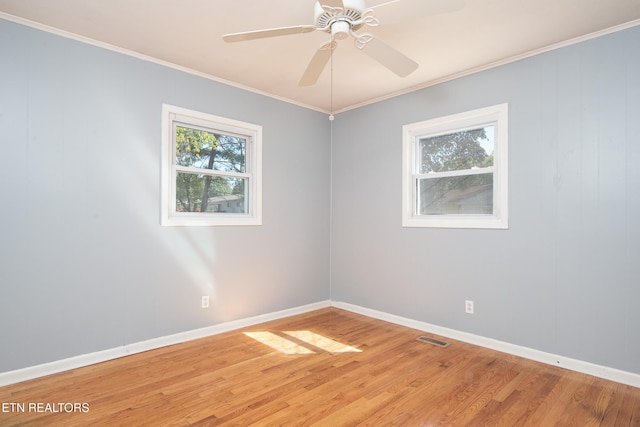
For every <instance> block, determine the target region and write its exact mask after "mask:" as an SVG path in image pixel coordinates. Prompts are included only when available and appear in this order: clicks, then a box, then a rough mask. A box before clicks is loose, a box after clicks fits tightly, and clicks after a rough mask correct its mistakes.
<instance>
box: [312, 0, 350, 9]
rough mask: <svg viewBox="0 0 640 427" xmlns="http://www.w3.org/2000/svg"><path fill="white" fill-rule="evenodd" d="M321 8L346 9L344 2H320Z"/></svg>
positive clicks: (335, 0) (324, 0)
mask: <svg viewBox="0 0 640 427" xmlns="http://www.w3.org/2000/svg"><path fill="white" fill-rule="evenodd" d="M318 3H320V5H321V6H329V7H334V8H344V3H343V2H342V0H319V1H318Z"/></svg>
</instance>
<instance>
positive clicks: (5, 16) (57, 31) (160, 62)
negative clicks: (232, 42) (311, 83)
mask: <svg viewBox="0 0 640 427" xmlns="http://www.w3.org/2000/svg"><path fill="white" fill-rule="evenodd" d="M0 19H4V20H5V21H10V22H14V23H16V24H20V25H24V26H25V27H31V28H35V29H36V30H40V31H44V32H46V33H50V34H55V35H57V36H60V37H64V38H67V39H71V40H75V41H78V42H80V43H85V44H88V45H92V46H96V47H99V48H102V49H106V50H110V51H112V52H117V53H121V54H123V55H127V56H131V57H133V58H137V59H141V60H143V61H146V62H151V63H153V64H158V65H162V66H163V67H167V68H172V69H174V70H178V71H182V72H184V73H187V74H191V75H194V76H198V77H202V78H205V79H207V80H212V81H214V82H218V83H222V84H225V85H227V86H232V87H235V88H238V89H242V90H246V91H247V92H252V93H255V94H258V95H263V96H268V97H269V98H273V99H277V100H278V101H283V102H287V103H289V104H293V105H297V106H298V107H302V108H307V109H309V110H314V111H319V112H321V113H327V114H328V113H329V111H326V110H325V109H323V108H320V107H315V106H313V105H308V104H304V103H302V102H298V101H294V100H291V99H289V98H285V97H283V96H279V95H275V94H273V93H269V92H265V91H262V90H259V89H256V88H254V87H251V86H246V85H242V84H240V83H237V82H233V81H231V80H226V79H223V78H221V77H216V76H214V75H212V74H207V73H204V72H202V71H197V70H194V69H192V68H188V67H184V66H182V65H178V64H174V63H173V62H169V61H164V60H162V59H158V58H154V57H153V56H148V55H144V54H142V53H138V52H135V51H133V50H128V49H125V48H122V47H118V46H115V45H112V44H109V43H105V42H101V41H99V40H95V39H92V38H89V37H85V36H81V35H79V34H74V33H71V32H69V31H65V30H61V29H59V28H55V27H51V26H49V25H45V24H41V23H40V22H35V21H31V20H29V19H25V18H21V17H19V16H15V15H11V14H8V13H6V12H0Z"/></svg>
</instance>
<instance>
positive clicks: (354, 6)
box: [315, 0, 367, 40]
mask: <svg viewBox="0 0 640 427" xmlns="http://www.w3.org/2000/svg"><path fill="white" fill-rule="evenodd" d="M342 4H343V5H344V8H337V9H336V12H334V13H332V12H331V11H330V10H331V9H330V8H328V10H325V9H324V8H323V7H322V0H320V1H318V2H316V5H315V22H316V26H317V27H318V28H326V32H328V33H331V35H332V36H333V37H334V38H336V39H339V40H341V39H344V38H346V37H347V36H348V35H349V30H351V31H356V30H358V29H359V28H360V27H362V23H360V24H358V25H353V22H355V21H359V20H360V19H361V18H362V13H363V12H364V11H365V9H366V8H367V6H366V4H365V3H364V0H343V1H342ZM334 27H335V28H334Z"/></svg>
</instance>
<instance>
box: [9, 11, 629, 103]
mask: <svg viewBox="0 0 640 427" xmlns="http://www.w3.org/2000/svg"><path fill="white" fill-rule="evenodd" d="M384 2H385V0H369V1H368V2H367V4H368V5H369V6H375V5H379V4H382V3H384ZM314 3H315V1H314V0H180V1H178V0H0V17H3V18H6V19H10V20H14V21H18V22H24V23H27V24H29V25H34V26H36V27H40V28H42V26H47V27H51V28H49V29H50V30H52V31H54V32H60V31H58V30H61V31H62V32H65V33H71V34H73V35H79V36H81V37H82V38H83V39H85V40H86V39H90V40H93V41H97V42H100V44H102V43H105V44H108V45H111V46H115V47H117V48H120V49H125V50H127V51H130V52H135V53H137V54H141V55H144V56H147V57H151V58H156V59H159V60H161V61H163V62H167V63H171V64H175V65H177V66H179V67H182V68H186V69H189V70H193V71H195V72H197V73H199V74H204V75H207V76H210V77H212V78H214V79H216V80H222V81H226V82H232V83H233V84H236V85H238V86H241V87H244V88H249V89H252V90H255V91H258V92H262V93H267V94H269V95H272V96H275V97H278V98H282V99H286V100H288V101H291V102H294V103H296V104H299V105H304V106H307V107H311V108H314V109H317V110H321V111H333V112H339V111H342V110H346V109H349V108H353V107H355V106H358V105H363V104H366V103H369V102H372V101H374V100H377V99H382V98H386V97H389V96H393V95H396V94H399V93H404V92H407V91H410V90H412V89H416V88H420V87H426V86H429V85H431V84H434V83H437V82H441V81H444V80H447V79H450V78H452V77H454V76H459V75H464V74H466V73H469V72H473V71H476V70H479V69H484V68H487V67H490V66H493V65H496V64H500V63H504V62H508V61H510V60H513V59H517V58H521V57H524V56H527V55H530V54H534V53H537V52H541V51H544V50H546V49H548V48H549V47H556V46H560V45H564V44H565V43H567V42H569V43H570V42H573V41H576V40H581V39H583V38H586V37H591V36H593V35H594V34H600V33H602V32H605V33H606V32H608V31H612V30H617V29H621V28H627V27H630V26H634V25H638V24H640V0H398V1H395V2H391V3H388V4H382V5H380V6H379V7H376V8H375V11H376V16H377V18H378V19H379V20H380V26H379V27H376V28H367V29H366V31H368V32H371V33H373V34H374V35H375V36H376V37H379V38H380V39H381V40H384V41H385V42H386V43H387V44H389V45H392V46H393V47H395V48H397V49H398V50H400V51H401V52H403V53H404V54H405V55H407V56H409V57H411V58H412V59H413V60H415V61H416V62H418V64H419V68H418V69H417V70H416V71H415V72H413V73H412V74H411V75H409V76H408V77H405V78H400V77H398V76H396V75H395V74H393V73H392V72H390V71H389V70H387V69H386V68H384V67H383V66H381V65H380V64H378V63H377V62H375V61H374V60H372V59H371V58H370V57H368V56H366V55H365V54H364V53H363V52H361V51H358V50H357V49H356V48H355V47H354V45H353V41H352V40H351V39H348V40H342V41H340V42H339V46H338V49H336V51H335V52H334V57H333V67H331V66H330V65H329V66H327V68H326V69H325V70H324V72H323V74H322V75H321V76H320V79H319V80H318V82H317V84H316V85H314V86H312V87H298V86H297V83H298V80H299V79H300V76H301V75H302V74H303V72H304V70H305V69H306V66H307V63H308V62H309V60H310V59H311V57H312V55H313V54H314V52H315V50H316V49H317V48H318V47H319V46H320V45H321V44H322V43H324V42H326V41H327V40H328V37H329V35H328V34H327V33H324V32H319V31H316V32H313V33H309V34H297V35H289V36H281V37H274V38H269V39H262V40H253V41H245V42H239V43H225V42H223V41H222V35H223V34H226V33H233V32H240V31H248V30H256V29H264V28H273V27H285V26H294V25H302V24H313V23H314V22H313V19H314V17H313V9H314ZM2 13H3V14H2ZM14 17H16V18H14ZM24 20H28V21H31V22H26V21H24ZM363 31H365V30H364V29H361V30H360V31H359V32H363ZM331 70H333V72H331ZM331 74H333V90H331V89H330V87H331V85H330V83H331V78H330V77H331Z"/></svg>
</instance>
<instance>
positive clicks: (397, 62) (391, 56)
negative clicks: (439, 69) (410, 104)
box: [362, 37, 418, 77]
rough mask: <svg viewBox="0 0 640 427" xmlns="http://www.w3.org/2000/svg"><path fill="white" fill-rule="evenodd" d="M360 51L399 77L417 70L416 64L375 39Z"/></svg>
mask: <svg viewBox="0 0 640 427" xmlns="http://www.w3.org/2000/svg"><path fill="white" fill-rule="evenodd" d="M362 51H363V52H364V53H366V54H367V55H369V56H370V57H372V58H373V59H375V60H376V61H378V62H379V63H381V64H382V65H384V66H385V67H387V68H388V69H390V70H391V71H393V72H394V73H396V74H397V75H398V76H400V77H406V76H408V75H409V74H411V73H412V72H414V71H415V70H416V68H418V63H417V62H415V61H414V60H412V59H411V58H409V57H408V56H406V55H405V54H403V53H401V52H399V51H397V50H396V49H394V48H392V47H391V46H389V45H388V44H386V43H385V42H383V41H382V40H380V39H378V38H375V37H373V38H372V39H371V40H370V41H369V42H367V43H366V44H365V45H364V46H363V47H362Z"/></svg>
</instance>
